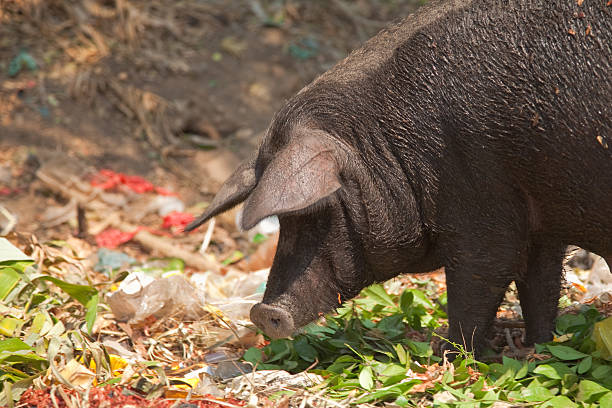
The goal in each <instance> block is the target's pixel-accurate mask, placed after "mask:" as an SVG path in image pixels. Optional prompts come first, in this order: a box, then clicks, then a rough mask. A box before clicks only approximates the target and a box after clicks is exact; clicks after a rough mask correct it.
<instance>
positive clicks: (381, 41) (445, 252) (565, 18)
mask: <svg viewBox="0 0 612 408" xmlns="http://www.w3.org/2000/svg"><path fill="white" fill-rule="evenodd" d="M606 2H607V0H584V1H576V0H505V1H501V0H451V1H442V2H440V1H434V2H431V4H429V5H427V6H424V7H422V8H421V9H420V11H418V12H417V13H415V14H413V15H411V16H408V17H407V18H405V19H404V20H402V21H400V22H399V23H396V24H395V25H392V26H390V27H389V28H387V29H384V30H383V31H381V32H380V33H379V34H377V35H376V36H375V37H373V38H372V39H371V40H369V41H367V42H366V43H365V44H364V45H363V46H362V48H360V49H358V50H356V51H354V52H353V53H351V54H350V55H349V56H348V57H347V58H346V59H344V60H343V61H341V62H339V63H338V64H337V65H335V66H334V67H333V68H331V69H330V70H329V71H327V72H325V73H323V74H322V75H320V76H319V77H318V78H316V79H315V80H314V81H313V82H312V83H310V84H309V85H307V86H306V87H305V88H303V89H302V90H301V91H300V92H299V93H298V94H297V95H295V96H294V97H292V98H291V99H290V100H288V101H287V103H286V104H285V105H284V106H283V107H282V108H281V109H280V110H279V111H278V112H277V113H276V114H275V116H274V117H273V119H272V122H271V124H270V126H269V128H268V130H267V132H266V134H265V137H264V139H263V142H262V143H261V145H260V148H259V150H258V152H257V154H255V155H254V157H253V158H252V159H250V160H247V161H246V162H244V163H243V164H242V165H240V167H238V169H237V170H236V171H235V173H234V174H233V175H232V176H231V177H230V178H229V179H228V180H227V181H226V182H225V184H224V185H223V186H222V187H221V188H220V191H219V192H218V194H217V195H216V196H215V198H214V199H213V201H212V203H211V204H210V206H209V207H208V208H207V209H206V211H205V212H204V213H203V214H202V215H201V217H199V218H198V219H197V220H195V221H194V222H193V223H192V224H191V225H189V226H188V228H187V230H192V229H194V228H196V227H197V226H199V225H200V224H202V223H203V222H205V221H206V220H208V219H209V218H211V217H214V216H215V215H217V214H219V213H221V212H223V211H226V210H228V209H230V208H232V207H234V206H236V205H238V204H240V203H244V206H243V212H242V218H241V220H240V224H241V227H242V228H243V229H245V230H248V229H250V228H252V227H253V226H255V225H256V224H257V223H258V222H259V221H260V220H262V219H264V218H266V217H269V216H273V215H276V216H278V219H279V221H280V238H279V242H278V249H277V252H276V255H275V258H274V262H273V265H272V268H271V270H270V275H269V278H268V284H267V288H266V291H265V294H264V297H263V301H262V302H261V303H259V304H257V305H255V306H254V307H253V308H252V310H251V313H250V316H251V320H252V321H253V322H254V323H255V325H256V326H258V327H259V328H261V329H262V330H263V331H264V332H265V333H266V334H268V335H269V336H270V337H271V338H279V337H286V336H290V335H291V334H292V333H293V332H294V331H295V330H296V329H297V328H299V327H301V326H303V325H305V324H307V323H309V322H311V321H313V320H315V319H316V318H317V317H318V316H320V314H321V313H324V312H328V311H331V310H333V309H334V308H336V307H338V301H339V299H340V300H342V301H344V300H347V299H350V298H352V297H354V296H356V295H357V294H358V293H359V292H360V290H361V289H362V288H364V287H366V286H368V285H370V284H372V283H374V282H381V281H385V280H388V279H390V278H393V277H395V276H397V275H399V274H403V273H420V272H427V271H431V270H434V269H436V268H441V267H444V270H445V275H446V283H447V288H448V318H449V338H450V340H451V341H452V342H455V343H459V344H464V345H465V346H466V348H467V349H468V350H473V351H474V352H475V353H477V355H480V354H481V352H482V350H483V348H484V347H486V345H487V342H486V339H487V334H488V332H489V330H490V328H491V325H492V323H493V321H494V318H495V316H496V312H497V310H498V307H499V305H500V302H501V301H502V298H503V296H504V293H505V291H506V289H507V288H508V285H509V284H510V283H511V282H513V281H514V282H515V283H516V287H517V288H518V294H519V298H520V303H521V308H522V314H523V318H524V320H525V326H526V336H527V340H528V342H529V343H534V342H546V341H549V340H551V336H552V332H553V329H554V319H555V317H556V315H557V310H558V300H559V296H560V287H561V279H562V270H563V268H562V262H563V259H564V255H565V249H566V247H567V246H568V245H577V246H580V247H582V248H585V249H588V250H590V251H592V252H595V253H597V254H599V255H601V256H602V257H604V258H606V259H607V260H608V263H609V261H610V260H612V132H611V127H612V67H611V58H612V50H611V46H612V7H611V6H610V3H609V2H608V3H607V4H606Z"/></svg>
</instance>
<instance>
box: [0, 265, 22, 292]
mask: <svg viewBox="0 0 612 408" xmlns="http://www.w3.org/2000/svg"><path fill="white" fill-rule="evenodd" d="M21 276H22V275H21V274H20V273H19V272H17V271H16V270H14V269H13V268H8V267H2V266H0V300H4V298H6V297H7V296H8V294H9V293H11V291H12V290H13V288H15V286H16V285H17V282H19V281H20V280H21Z"/></svg>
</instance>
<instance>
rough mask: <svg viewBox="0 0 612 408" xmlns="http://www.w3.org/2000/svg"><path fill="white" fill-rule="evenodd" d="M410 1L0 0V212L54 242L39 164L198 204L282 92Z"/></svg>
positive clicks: (247, 148) (246, 148) (410, 6)
mask: <svg viewBox="0 0 612 408" xmlns="http://www.w3.org/2000/svg"><path fill="white" fill-rule="evenodd" d="M418 4H419V1H418V0H417V1H415V0H407V1H399V0H356V1H345V0H333V1H329V2H323V1H279V0H274V1H272V0H271V1H259V0H215V1H207V2H200V1H196V0H187V1H185V0H183V1H171V2H170V1H141V0H116V1H113V0H81V1H67V0H49V1H36V0H4V1H0V167H2V168H4V171H3V172H2V173H0V176H1V175H4V176H3V177H0V187H3V188H4V192H3V194H0V204H2V205H4V206H5V207H6V208H7V209H8V210H9V211H10V212H11V213H13V214H14V215H16V216H17V217H18V224H17V230H19V231H20V232H35V233H36V234H37V235H40V236H41V237H42V238H50V237H51V236H53V235H56V232H57V231H56V230H49V229H48V228H44V227H43V225H42V224H41V223H40V215H41V213H42V212H43V210H44V208H45V207H46V206H49V205H53V204H54V203H55V201H56V200H57V197H54V196H53V195H52V194H49V192H48V191H46V190H45V188H43V187H42V186H40V185H38V184H37V181H36V178H35V177H33V172H34V171H35V170H36V169H37V168H38V166H51V167H52V168H53V169H55V170H58V169H62V171H63V173H64V174H71V175H78V176H83V175H86V174H91V173H95V172H96V171H98V170H99V169H111V170H114V171H117V172H125V173H128V174H134V175H140V176H143V177H145V178H146V179H147V180H149V181H151V182H152V183H153V184H155V185H161V186H164V187H166V188H168V189H170V190H172V191H175V192H178V193H179V195H180V197H181V198H182V199H183V200H184V201H185V202H186V203H187V204H193V203H195V202H198V201H201V200H206V199H209V198H210V197H211V196H212V194H213V193H214V192H215V190H216V189H217V188H218V186H219V184H220V182H222V181H223V180H224V179H225V178H226V177H227V176H228V175H229V174H230V173H231V171H232V170H233V169H234V168H235V167H236V166H237V164H238V163H239V162H240V160H242V159H244V158H246V157H248V156H249V155H250V154H252V153H253V152H254V151H255V149H256V147H257V145H258V141H259V139H260V138H261V137H262V135H263V133H264V132H265V130H266V126H267V124H268V123H269V121H270V119H271V117H272V115H273V114H274V112H275V111H276V110H277V109H278V108H279V107H280V106H281V105H282V104H283V102H284V101H285V100H286V99H287V98H289V97H291V96H292V95H293V94H295V93H296V92H297V91H298V90H299V89H300V88H301V87H303V86H304V85H305V84H307V83H308V82H310V81H311V80H312V79H314V78H315V77H316V76H317V75H318V74H319V73H321V72H323V71H324V70H326V69H328V68H329V67H331V66H332V65H333V64H334V63H335V62H336V61H338V60H339V59H341V58H342V57H344V56H345V55H347V53H348V52H349V51H350V50H351V49H353V48H355V47H357V46H358V45H359V44H360V43H361V42H362V41H363V40H365V39H367V38H368V37H370V36H371V35H373V34H374V33H375V32H377V31H378V30H379V29H380V28H382V27H383V26H384V24H385V23H386V22H388V21H390V20H393V19H395V18H397V17H399V16H401V15H405V14H407V13H409V12H410V11H412V10H414V9H415V8H416V7H417V6H418ZM28 157H29V160H27V159H28ZM26 160H27V163H26ZM24 169H25V170H24ZM28 174H29V175H28ZM32 182H34V184H33V185H31V183H32Z"/></svg>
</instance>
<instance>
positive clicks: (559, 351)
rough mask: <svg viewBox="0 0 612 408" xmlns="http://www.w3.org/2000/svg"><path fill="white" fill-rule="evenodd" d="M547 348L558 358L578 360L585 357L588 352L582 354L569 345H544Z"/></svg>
mask: <svg viewBox="0 0 612 408" xmlns="http://www.w3.org/2000/svg"><path fill="white" fill-rule="evenodd" d="M546 347H547V348H548V351H550V353H551V354H552V355H553V356H555V357H557V358H558V359H559V360H565V361H568V360H578V359H580V358H584V357H587V356H588V354H584V353H582V352H580V351H578V350H575V349H573V348H571V347H567V346H561V345H559V346H554V345H548V346H546Z"/></svg>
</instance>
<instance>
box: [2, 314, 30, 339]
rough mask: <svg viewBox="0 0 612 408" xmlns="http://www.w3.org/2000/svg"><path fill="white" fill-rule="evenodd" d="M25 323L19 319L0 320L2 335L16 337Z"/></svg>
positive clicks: (7, 318)
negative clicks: (16, 333)
mask: <svg viewBox="0 0 612 408" xmlns="http://www.w3.org/2000/svg"><path fill="white" fill-rule="evenodd" d="M24 323H25V322H24V321H23V320H21V319H17V318H14V317H5V318H4V319H2V320H0V334H2V335H4V336H6V337H12V336H14V334H15V332H16V331H17V330H20V329H21V326H23V324H24Z"/></svg>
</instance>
